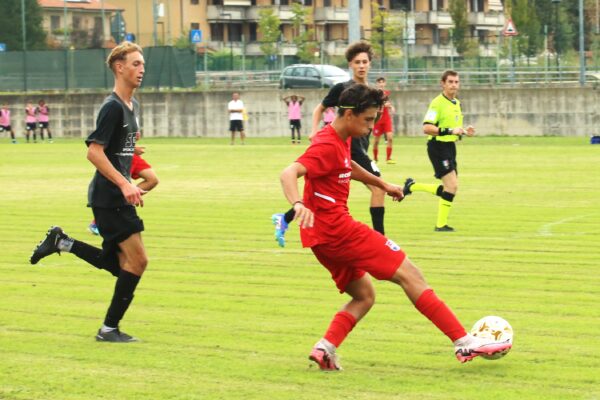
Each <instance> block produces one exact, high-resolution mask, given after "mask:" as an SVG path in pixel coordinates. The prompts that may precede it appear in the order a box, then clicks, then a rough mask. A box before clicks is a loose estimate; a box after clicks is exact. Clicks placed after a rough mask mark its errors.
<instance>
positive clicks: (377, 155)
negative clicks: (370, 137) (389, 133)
mask: <svg viewBox="0 0 600 400" xmlns="http://www.w3.org/2000/svg"><path fill="white" fill-rule="evenodd" d="M377 157H379V149H378V148H377V147H373V158H374V159H375V161H377Z"/></svg>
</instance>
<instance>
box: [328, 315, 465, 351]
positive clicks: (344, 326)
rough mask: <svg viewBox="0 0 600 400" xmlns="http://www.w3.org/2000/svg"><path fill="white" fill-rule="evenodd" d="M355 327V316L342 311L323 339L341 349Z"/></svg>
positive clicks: (334, 319)
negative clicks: (341, 345) (340, 346)
mask: <svg viewBox="0 0 600 400" xmlns="http://www.w3.org/2000/svg"><path fill="white" fill-rule="evenodd" d="M355 325H356V318H354V315H352V314H350V313H349V312H346V311H340V312H338V313H337V314H335V316H334V317H333V320H332V321H331V323H330V324H329V329H327V332H326V333H325V336H323V338H324V339H326V340H327V341H329V342H330V343H331V344H333V345H334V346H335V347H339V345H340V344H342V342H343V341H344V339H346V336H348V334H349V333H350V331H351V330H352V328H354V326H355ZM463 336H464V335H463Z"/></svg>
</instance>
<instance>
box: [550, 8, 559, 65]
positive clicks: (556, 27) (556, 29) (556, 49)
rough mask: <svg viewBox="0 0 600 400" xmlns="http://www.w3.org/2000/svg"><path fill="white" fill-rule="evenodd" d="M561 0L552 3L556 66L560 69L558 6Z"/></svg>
mask: <svg viewBox="0 0 600 400" xmlns="http://www.w3.org/2000/svg"><path fill="white" fill-rule="evenodd" d="M560 2H561V0H552V4H554V38H553V39H554V51H555V52H556V68H557V69H560V54H559V52H558V46H557V37H558V30H559V19H558V6H559V4H560Z"/></svg>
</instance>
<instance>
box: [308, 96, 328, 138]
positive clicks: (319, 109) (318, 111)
mask: <svg viewBox="0 0 600 400" xmlns="http://www.w3.org/2000/svg"><path fill="white" fill-rule="evenodd" d="M323 112H325V107H324V106H323V104H321V103H319V104H318V105H317V106H316V107H315V109H314V110H313V117H312V131H311V134H310V135H309V136H308V140H312V138H313V137H314V136H315V135H316V134H317V132H319V124H320V123H321V119H322V118H323Z"/></svg>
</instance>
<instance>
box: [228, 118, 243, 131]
mask: <svg viewBox="0 0 600 400" xmlns="http://www.w3.org/2000/svg"><path fill="white" fill-rule="evenodd" d="M229 130H230V131H231V132H235V131H238V132H241V131H243V130H244V121H242V120H241V119H232V120H231V121H229Z"/></svg>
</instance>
